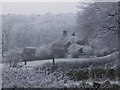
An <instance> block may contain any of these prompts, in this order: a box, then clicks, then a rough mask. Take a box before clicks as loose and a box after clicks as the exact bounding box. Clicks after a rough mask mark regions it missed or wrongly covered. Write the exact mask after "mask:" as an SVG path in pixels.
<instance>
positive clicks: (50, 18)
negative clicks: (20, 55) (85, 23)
mask: <svg viewBox="0 0 120 90" xmlns="http://www.w3.org/2000/svg"><path fill="white" fill-rule="evenodd" d="M2 21H3V23H2V26H3V27H2V30H3V46H4V47H3V48H4V49H5V50H4V51H7V50H8V49H16V48H24V47H26V46H32V47H33V46H35V47H39V46H41V45H44V44H49V43H51V42H53V41H54V40H56V39H57V38H59V37H60V36H61V35H62V31H63V30H68V31H69V32H72V31H73V30H74V28H75V25H76V23H75V22H76V21H75V15H74V14H73V13H68V14H57V15H53V14H51V13H48V14H46V15H42V16H40V15H31V16H25V15H12V14H8V15H3V16H2Z"/></svg>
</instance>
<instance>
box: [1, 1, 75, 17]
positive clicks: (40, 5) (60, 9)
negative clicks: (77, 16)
mask: <svg viewBox="0 0 120 90" xmlns="http://www.w3.org/2000/svg"><path fill="white" fill-rule="evenodd" d="M76 5H77V3H76V2H4V3H2V13H3V14H8V13H9V14H25V15H31V14H40V15H43V14H46V13H48V12H50V13H54V14H58V13H69V12H73V13H75V12H77V8H76Z"/></svg>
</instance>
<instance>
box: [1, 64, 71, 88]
mask: <svg viewBox="0 0 120 90" xmlns="http://www.w3.org/2000/svg"><path fill="white" fill-rule="evenodd" d="M2 80H3V84H2V85H3V88H15V87H16V88H20V87H24V88H29V87H31V88H36V87H39V88H47V87H48V88H51V87H56V88H63V87H64V84H66V83H67V82H69V81H70V80H69V79H68V77H67V76H65V75H64V74H63V73H62V72H57V71H56V72H54V73H49V72H48V71H47V70H46V69H44V70H43V69H41V68H39V69H36V68H32V69H29V68H19V69H17V68H10V67H9V65H5V67H4V69H3V78H2Z"/></svg>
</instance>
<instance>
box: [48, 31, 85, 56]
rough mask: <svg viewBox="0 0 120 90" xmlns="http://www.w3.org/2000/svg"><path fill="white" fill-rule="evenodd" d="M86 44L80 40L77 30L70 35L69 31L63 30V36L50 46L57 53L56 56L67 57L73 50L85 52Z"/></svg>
mask: <svg viewBox="0 0 120 90" xmlns="http://www.w3.org/2000/svg"><path fill="white" fill-rule="evenodd" d="M84 45H85V43H84V42H82V43H81V41H80V40H78V38H77V37H76V35H75V32H73V33H72V34H71V35H68V34H67V31H63V35H62V37H61V38H60V39H59V40H58V41H55V42H54V43H53V44H52V45H51V47H50V48H51V50H52V51H53V53H54V54H55V57H57V58H65V57H68V55H69V54H71V53H72V52H73V51H78V52H79V53H83V50H82V48H83V47H84Z"/></svg>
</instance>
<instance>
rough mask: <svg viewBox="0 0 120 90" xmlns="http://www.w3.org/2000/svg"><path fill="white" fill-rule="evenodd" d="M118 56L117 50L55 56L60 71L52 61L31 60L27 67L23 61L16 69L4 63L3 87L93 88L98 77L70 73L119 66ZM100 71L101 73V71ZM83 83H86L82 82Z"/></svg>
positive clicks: (114, 82)
mask: <svg viewBox="0 0 120 90" xmlns="http://www.w3.org/2000/svg"><path fill="white" fill-rule="evenodd" d="M116 55H117V54H116V53H114V54H111V55H108V56H105V57H95V58H74V59H69V58H68V59H55V60H56V65H57V70H56V71H54V72H53V71H52V60H40V61H33V62H28V63H27V65H26V66H24V65H23V64H24V63H23V62H22V63H21V65H22V67H15V68H12V67H10V66H9V65H8V64H5V65H4V67H3V74H2V76H3V77H2V80H3V83H2V85H3V88H15V87H16V88H18V87H24V88H28V87H30V88H36V87H37V88H38V87H39V88H70V87H72V88H73V87H77V88H80V87H82V88H85V87H88V88H91V87H93V86H94V84H96V83H94V82H95V81H96V80H94V79H92V80H91V77H89V76H88V77H87V78H86V79H81V78H82V76H83V75H86V74H85V73H83V72H80V74H75V73H76V72H75V73H71V74H70V73H69V72H70V71H71V70H72V71H74V70H78V71H79V70H84V69H85V68H86V70H90V69H91V68H92V67H95V68H97V67H99V66H101V67H102V66H104V69H106V68H109V67H110V68H113V69H114V68H116V63H115V60H116ZM98 71H99V70H98ZM96 72H97V71H96ZM105 72H106V71H105ZM68 73H69V75H68ZM87 73H89V72H87ZM98 73H100V75H101V72H98ZM73 74H74V75H73ZM82 74H83V75H82ZM72 75H73V76H72ZM77 75H78V76H80V77H79V78H80V79H78V80H76V79H74V78H78V76H77ZM81 75H82V76H81ZM71 76H72V78H71ZM106 79H107V78H106ZM106 79H104V80H101V81H99V80H97V83H100V84H102V83H104V82H105V81H106ZM108 79H109V78H108ZM114 80H115V81H112V82H110V83H113V84H116V79H114ZM84 83H85V86H84V85H83V84H84ZM91 83H92V84H91ZM111 87H112V86H111Z"/></svg>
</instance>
